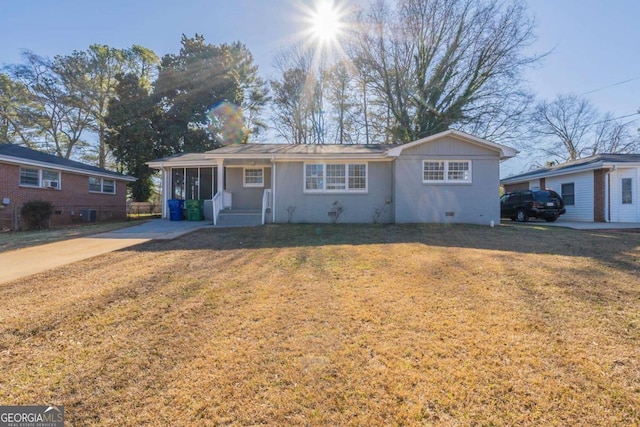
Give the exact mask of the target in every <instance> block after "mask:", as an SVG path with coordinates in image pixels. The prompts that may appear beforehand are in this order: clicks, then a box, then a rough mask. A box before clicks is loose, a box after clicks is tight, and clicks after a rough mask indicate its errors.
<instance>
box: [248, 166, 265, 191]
mask: <svg viewBox="0 0 640 427" xmlns="http://www.w3.org/2000/svg"><path fill="white" fill-rule="evenodd" d="M263 175H264V170H263V169H262V168H251V169H249V168H247V169H244V186H245V187H264V176H263Z"/></svg>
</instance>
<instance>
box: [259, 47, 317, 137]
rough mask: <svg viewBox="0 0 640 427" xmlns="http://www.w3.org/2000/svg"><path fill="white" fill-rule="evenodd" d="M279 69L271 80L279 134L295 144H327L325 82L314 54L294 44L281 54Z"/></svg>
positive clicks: (275, 124) (276, 127) (278, 60)
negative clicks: (278, 72) (278, 74)
mask: <svg viewBox="0 0 640 427" xmlns="http://www.w3.org/2000/svg"><path fill="white" fill-rule="evenodd" d="M276 68H278V69H279V70H280V72H281V73H282V75H281V77H280V79H279V80H272V81H271V82H270V84H271V90H272V93H273V98H272V103H273V117H272V120H273V123H274V128H275V131H276V133H277V134H278V135H279V136H281V137H282V138H284V139H285V140H286V141H288V142H289V143H291V144H321V143H324V138H325V134H326V128H325V117H324V114H325V113H324V110H323V108H322V107H323V102H324V82H323V76H322V73H319V72H318V70H317V69H316V67H315V62H314V60H313V53H312V52H311V51H309V50H305V49H303V48H302V47H301V46H297V45H294V46H292V47H290V48H289V49H288V50H285V51H282V52H281V53H280V54H279V55H278V56H277V58H276Z"/></svg>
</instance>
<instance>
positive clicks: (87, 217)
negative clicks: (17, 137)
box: [0, 143, 135, 229]
mask: <svg viewBox="0 0 640 427" xmlns="http://www.w3.org/2000/svg"><path fill="white" fill-rule="evenodd" d="M131 181H135V178H132V177H129V176H126V175H122V174H120V173H116V172H112V171H109V170H106V169H102V168H98V167H95V166H90V165H87V164H84V163H80V162H76V161H73V160H68V159H63V158H61V157H57V156H52V155H50V154H46V153H43V152H40V151H36V150H32V149H30V148H26V147H21V146H19V145H15V144H4V143H0V228H2V229H18V228H19V215H20V209H21V208H22V205H23V204H24V203H25V202H27V201H30V200H45V201H49V202H51V203H52V204H53V207H54V215H53V216H52V217H51V226H62V225H69V224H73V223H81V222H94V221H120V220H124V219H126V217H127V207H126V194H127V190H126V184H127V182H131Z"/></svg>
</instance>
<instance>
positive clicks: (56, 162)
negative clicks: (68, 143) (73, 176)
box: [0, 143, 131, 180]
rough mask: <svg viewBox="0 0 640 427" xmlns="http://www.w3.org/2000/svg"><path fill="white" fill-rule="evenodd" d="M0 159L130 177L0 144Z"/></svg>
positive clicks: (115, 176)
mask: <svg viewBox="0 0 640 427" xmlns="http://www.w3.org/2000/svg"><path fill="white" fill-rule="evenodd" d="M2 157H11V158H15V159H22V160H24V161H28V162H37V163H41V164H45V165H50V166H49V167H51V168H52V169H73V170H77V171H82V172H86V173H87V174H90V173H94V174H100V175H110V176H113V177H114V178H119V179H125V180H131V177H128V176H126V175H123V174H121V173H118V172H113V171H110V170H108V169H103V168H99V167H97V166H91V165H87V164H85V163H81V162H76V161H75V160H69V159H64V158H62V157H58V156H53V155H51V154H47V153H43V152H42V151H37V150H32V149H31V148H27V147H22V146H20V145H16V144H8V143H0V159H1V158H2Z"/></svg>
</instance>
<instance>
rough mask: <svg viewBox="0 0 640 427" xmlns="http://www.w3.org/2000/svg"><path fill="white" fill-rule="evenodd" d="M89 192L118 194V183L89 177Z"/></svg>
mask: <svg viewBox="0 0 640 427" xmlns="http://www.w3.org/2000/svg"><path fill="white" fill-rule="evenodd" d="M89 191H90V192H92V193H106V194H115V193H116V182H115V180H113V179H105V178H99V177H97V176H90V177H89Z"/></svg>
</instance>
